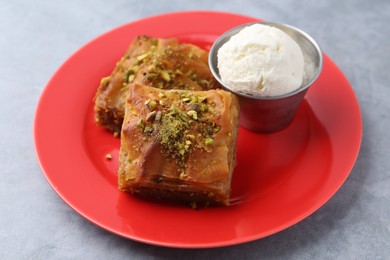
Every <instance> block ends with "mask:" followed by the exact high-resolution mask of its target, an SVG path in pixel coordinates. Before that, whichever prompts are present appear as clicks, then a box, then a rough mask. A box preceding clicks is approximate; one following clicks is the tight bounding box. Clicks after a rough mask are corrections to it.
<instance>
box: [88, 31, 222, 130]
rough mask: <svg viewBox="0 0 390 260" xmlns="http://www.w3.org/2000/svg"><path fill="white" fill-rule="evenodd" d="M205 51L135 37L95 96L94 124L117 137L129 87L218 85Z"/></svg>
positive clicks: (201, 87) (174, 42)
mask: <svg viewBox="0 0 390 260" xmlns="http://www.w3.org/2000/svg"><path fill="white" fill-rule="evenodd" d="M207 60H208V52H207V51H205V50H203V49H201V48H199V47H197V46H195V45H192V44H180V43H179V42H178V40H177V39H174V38H170V39H156V38H151V37H148V36H138V37H136V38H135V39H134V41H133V42H132V43H131V45H130V47H129V48H128V50H127V52H126V54H125V55H124V57H122V58H121V60H120V61H119V62H118V63H117V65H116V67H115V69H114V70H113V72H112V73H111V75H110V76H108V77H105V78H103V79H102V80H101V82H100V86H99V88H98V90H97V93H96V95H95V99H94V100H95V107H94V110H95V121H96V122H97V123H98V124H99V125H101V126H103V127H105V128H107V129H109V130H110V131H112V132H114V133H116V134H119V133H120V129H121V126H122V122H123V117H124V112H125V109H124V105H125V102H126V98H127V96H128V91H129V84H130V83H139V84H142V85H146V86H150V87H155V88H160V89H188V90H208V89H214V88H216V87H217V86H218V84H217V82H216V80H215V79H214V78H213V76H212V74H211V72H210V69H209V67H208V61H207Z"/></svg>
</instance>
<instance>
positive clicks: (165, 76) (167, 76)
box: [160, 70, 171, 81]
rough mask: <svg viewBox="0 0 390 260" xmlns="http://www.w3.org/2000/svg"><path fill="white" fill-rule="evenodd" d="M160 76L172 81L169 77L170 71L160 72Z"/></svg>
mask: <svg viewBox="0 0 390 260" xmlns="http://www.w3.org/2000/svg"><path fill="white" fill-rule="evenodd" d="M160 75H161V77H162V78H163V79H164V80H165V81H170V80H171V76H170V75H169V73H168V71H166V70H162V71H160Z"/></svg>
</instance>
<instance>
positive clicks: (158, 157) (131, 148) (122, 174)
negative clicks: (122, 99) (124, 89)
mask: <svg viewBox="0 0 390 260" xmlns="http://www.w3.org/2000/svg"><path fill="white" fill-rule="evenodd" d="M125 107H126V113H125V119H124V121H123V127H122V133H121V148H120V153H119V162H120V165H119V172H118V183H119V189H120V190H122V191H127V192H131V193H134V194H137V195H141V196H143V197H150V198H153V199H163V200H166V199H168V200H178V201H183V202H187V203H197V204H198V205H200V204H202V205H207V204H220V205H221V204H222V205H228V204H229V197H230V193H231V179H232V173H233V169H234V167H235V146H236V138H237V131H238V121H239V120H238V116H239V105H238V98H237V97H236V96H235V95H233V94H232V93H230V92H227V91H223V90H208V91H186V90H162V89H157V88H152V87H148V86H143V85H139V84H131V85H130V91H129V98H128V100H127V103H126V105H125Z"/></svg>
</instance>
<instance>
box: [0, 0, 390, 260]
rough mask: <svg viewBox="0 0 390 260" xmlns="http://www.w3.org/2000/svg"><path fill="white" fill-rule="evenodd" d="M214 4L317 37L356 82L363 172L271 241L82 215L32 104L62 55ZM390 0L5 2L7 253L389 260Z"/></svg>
mask: <svg viewBox="0 0 390 260" xmlns="http://www.w3.org/2000/svg"><path fill="white" fill-rule="evenodd" d="M182 10H217V11H228V12H235V13H239V14H244V15H249V16H254V17H258V18H262V19H265V20H270V21H278V22H284V23H288V24H292V25H295V26H297V27H300V28H302V29H303V30H305V31H307V32H308V33H309V34H311V35H312V36H313V37H314V38H315V39H316V40H317V41H318V42H319V43H320V45H321V47H322V49H323V51H324V52H325V53H326V54H327V55H329V56H330V58H331V59H332V60H333V61H334V62H335V63H336V64H337V65H338V66H339V68H340V69H341V70H342V71H343V72H344V74H345V75H346V77H347V78H348V79H349V81H350V83H351V85H352V86H353V88H354V91H355V93H356V96H357V98H358V100H359V103H360V107H361V111H362V117H363V140H362V145H361V150H360V154H359V157H358V159H357V162H356V164H355V167H354V168H353V170H352V172H351V174H350V176H349V178H348V179H347V181H346V182H345V184H344V185H343V186H342V187H341V189H340V190H339V191H338V192H337V193H336V194H335V196H334V197H332V198H331V199H330V200H329V202H328V203H326V204H325V205H324V206H323V207H322V208H320V209H319V210H318V211H317V212H315V213H314V214H312V215H311V216H310V217H308V218H306V219H305V220H303V221H302V222H300V223H298V224H296V225H294V226H292V227H290V228H288V229H286V230H284V231H282V232H280V233H277V234H275V235H272V236H270V237H266V238H264V239H261V240H257V241H253V242H250V243H245V244H241V245H236V246H231V247H225V248H216V249H201V250H189V249H188V250H186V249H172V248H162V247H157V246H151V245H146V244H142V243H138V242H134V241H131V240H127V239H124V238H121V237H118V236H116V235H113V234H111V233H109V232H107V231H105V230H103V229H101V228H99V227H97V226H95V225H93V224H91V223H90V222H89V221H87V220H85V219H84V218H83V217H81V216H80V215H78V214H77V213H76V212H74V211H73V210H72V209H71V208H70V207H69V206H68V205H66V204H65V203H64V202H63V201H62V200H61V199H60V198H59V197H58V196H57V194H56V193H55V192H54V191H53V189H52V188H51V187H50V185H49V184H48V182H47V181H46V179H45V178H44V175H43V174H42V171H41V169H40V167H39V165H38V163H37V160H36V157H35V154H34V144H33V136H32V132H33V131H32V126H33V116H34V110H35V107H36V105H37V102H38V98H39V96H40V94H41V92H42V91H43V89H44V87H45V85H46V83H47V81H48V80H49V78H50V77H51V76H52V74H53V73H54V71H55V70H56V69H57V68H58V67H59V66H60V65H61V63H62V62H64V61H65V59H66V58H67V57H68V56H70V55H71V54H72V53H73V52H75V51H76V50H77V49H78V48H79V47H80V46H81V45H83V44H85V43H87V42H88V41H90V40H91V39H93V38H94V37H96V36H98V35H100V34H101V33H103V32H105V31H107V30H109V29H112V28H114V27H116V26H119V25H121V24H124V23H127V22H131V21H134V20H137V19H139V18H142V17H146V16H150V15H155V14H160V13H165V12H172V11H182ZM389 33H390V2H389V1H387V0H378V1H366V0H356V1H353V0H347V1H206V0H201V1H184V0H171V1H157V0H152V1H133V0H127V1H125V0H122V1H120V0H113V1H92V0H87V1H76V0H71V1H48V0H44V1H21V0H20V1H5V0H2V1H1V2H0V80H1V83H0V88H1V94H0V118H1V128H0V136H1V138H0V144H1V149H2V152H1V153H2V155H1V156H0V165H1V166H0V167H1V182H0V259H69V258H71V259H124V258H131V259H155V258H156V259H158V258H163V259H171V258H191V259H193V258H199V259H204V258H225V259H239V258H242V259H261V258H274V259H312V258H317V259H390V217H389V216H390V188H389V187H390V160H389V159H388V157H389V154H390V139H389V135H388V133H389V128H390V118H389V115H388V114H389V111H390V102H388V99H389V97H390V88H389V82H390V76H389V75H390V73H389V67H390V48H389V46H390V34H389Z"/></svg>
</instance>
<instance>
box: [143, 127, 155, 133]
mask: <svg viewBox="0 0 390 260" xmlns="http://www.w3.org/2000/svg"><path fill="white" fill-rule="evenodd" d="M152 132H153V128H152V127H150V126H146V127H145V129H144V133H147V134H150V133H152Z"/></svg>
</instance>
